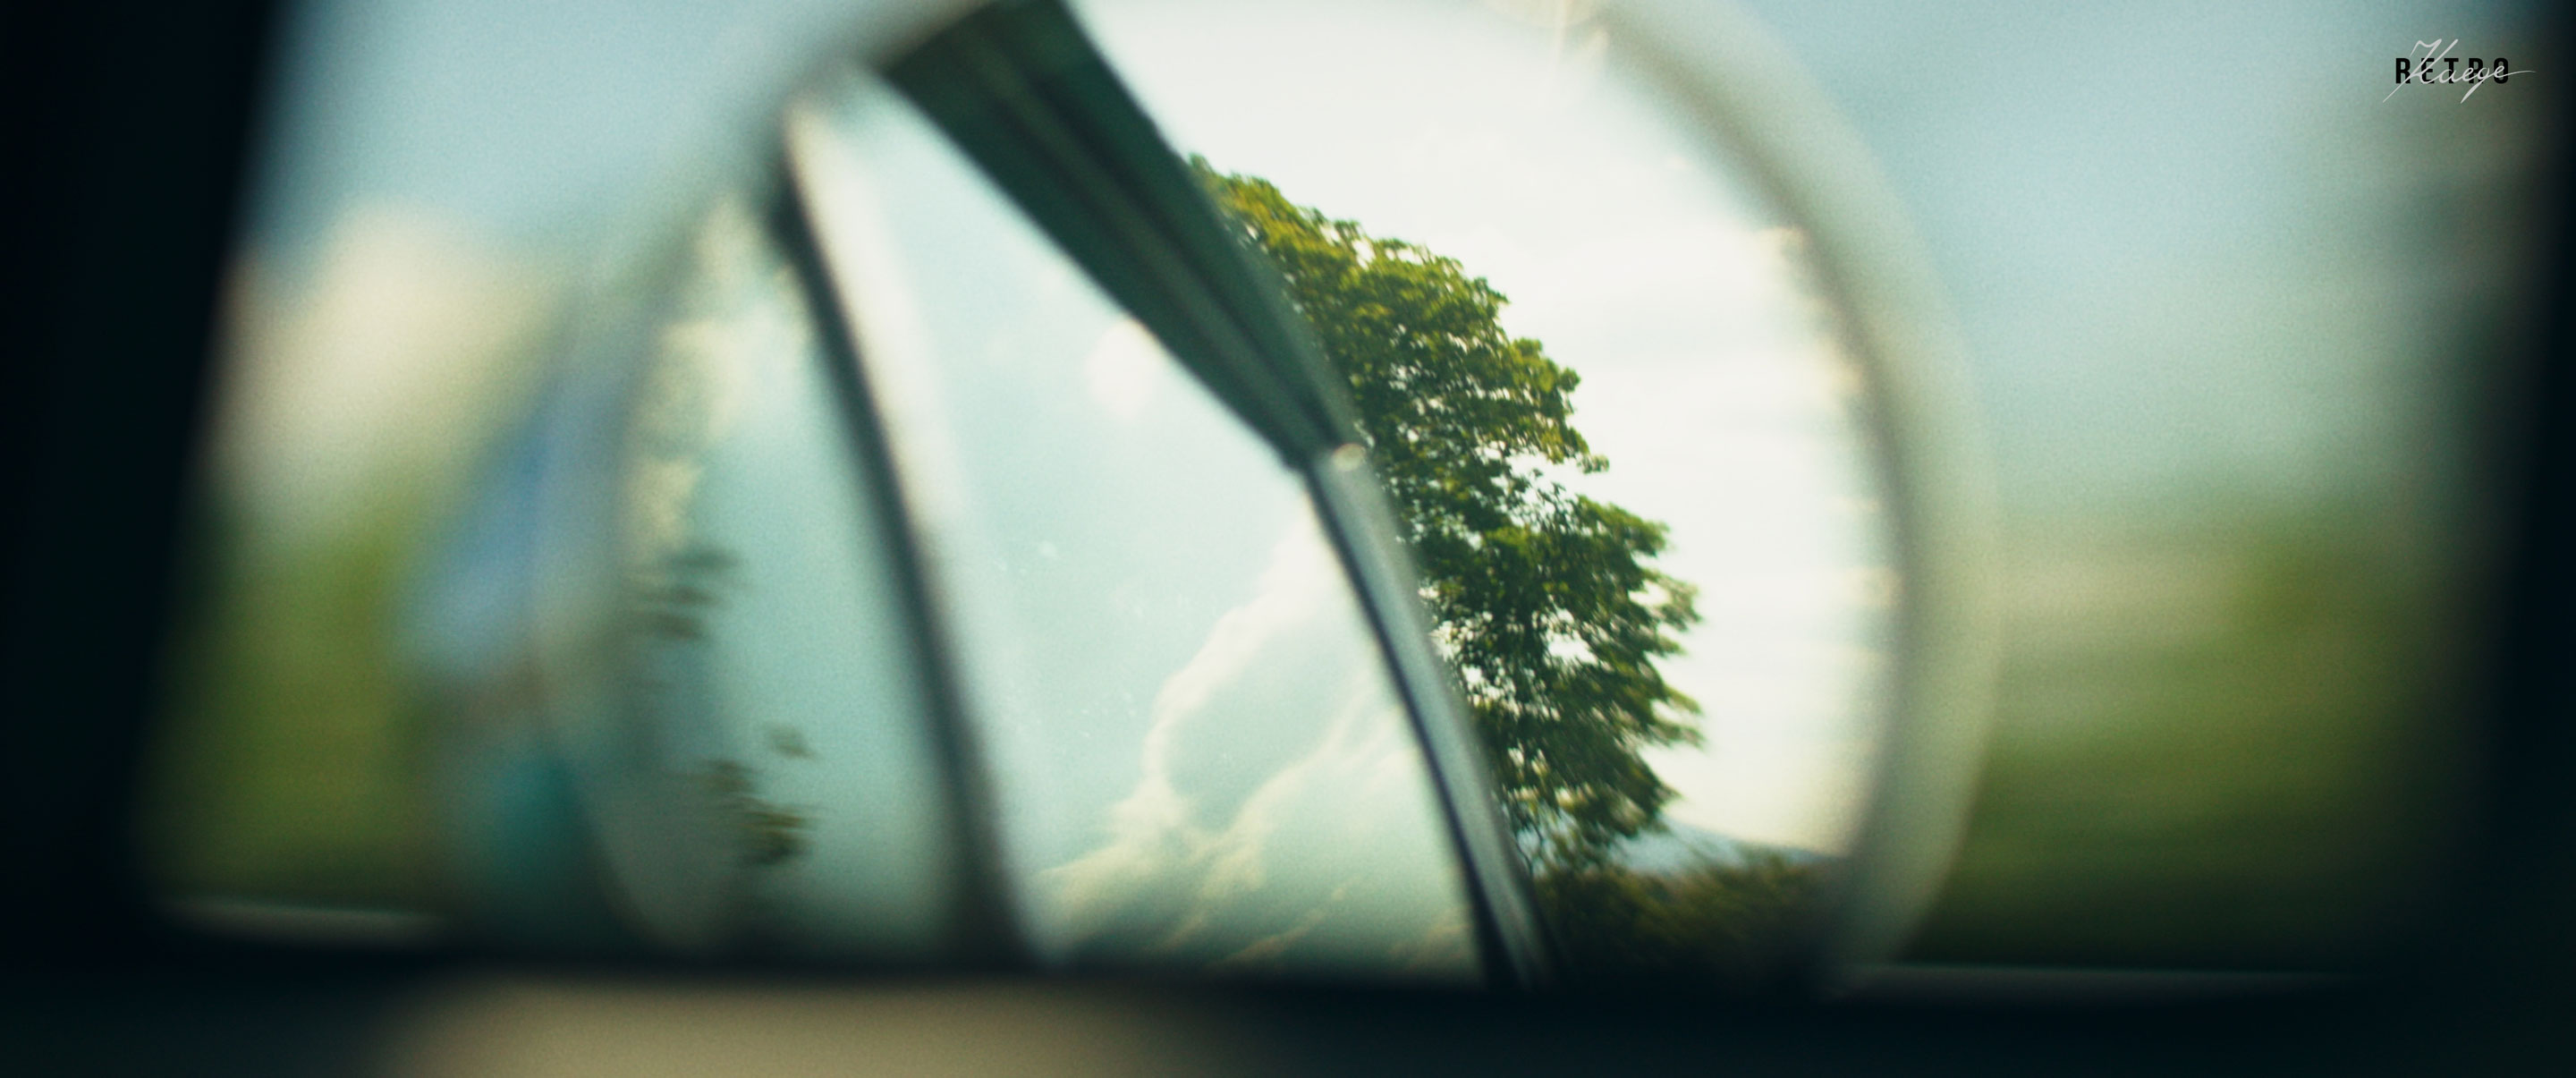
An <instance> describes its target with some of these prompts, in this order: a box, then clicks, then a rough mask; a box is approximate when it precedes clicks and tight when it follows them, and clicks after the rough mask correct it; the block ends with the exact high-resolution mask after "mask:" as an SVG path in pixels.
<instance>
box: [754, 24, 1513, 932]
mask: <svg viewBox="0 0 2576 1078" xmlns="http://www.w3.org/2000/svg"><path fill="white" fill-rule="evenodd" d="M787 129H788V147H789V150H788V159H789V161H790V165H789V168H790V171H791V172H792V173H793V175H794V177H795V181H796V184H797V190H798V195H799V197H802V198H804V199H805V200H806V202H807V204H808V205H809V206H810V207H811V212H812V214H813V218H814V221H815V232H816V238H817V240H818V242H819V244H820V247H821V253H822V258H823V261H824V263H825V264H827V265H828V266H830V267H831V273H832V274H833V276H834V278H835V279H836V280H837V281H838V282H839V284H840V285H841V289H840V293H839V294H840V295H842V296H844V297H845V298H846V299H847V301H848V303H849V310H850V313H851V319H852V323H853V326H854V335H855V338H856V341H857V344H858V351H859V359H860V366H861V368H862V369H863V370H864V372H865V374H866V377H867V379H868V382H869V385H870V387H871V391H872V393H873V395H874V397H875V400H876V403H877V405H878V409H877V415H878V418H879V419H881V421H882V422H883V424H884V428H885V437H886V440H887V443H888V445H889V447H890V451H891V454H892V457H893V463H894V466H895V472H896V475H897V476H898V478H899V480H900V481H901V483H902V485H903V487H904V489H905V492H906V495H907V500H908V504H909V508H910V509H911V512H912V518H911V519H912V523H913V525H914V527H915V529H916V533H917V536H918V539H919V542H920V545H921V551H922V555H923V562H924V564H923V570H924V573H925V575H926V576H927V577H928V579H929V582H930V585H931V587H932V589H933V590H934V591H935V593H936V594H937V595H938V596H939V597H940V599H941V606H940V618H939V620H940V622H941V628H942V629H943V630H945V632H946V634H947V635H946V641H947V645H948V646H947V651H948V654H949V655H950V661H951V662H952V663H953V664H954V671H955V674H956V676H957V679H958V682H959V689H960V694H961V696H962V697H963V700H962V705H963V710H964V712H965V717H966V720H967V724H968V726H969V728H970V732H971V735H972V739H973V741H974V742H975V743H976V744H977V745H978V746H980V748H981V756H980V759H981V761H982V764H983V767H984V770H985V773H986V774H987V775H988V776H989V778H990V784H991V789H992V803H991V809H992V812H993V821H992V822H993V826H994V830H995V832H996V836H995V837H996V838H997V839H998V844H999V850H1000V854H1001V862H1002V866H1003V870H1004V872H1003V874H1004V875H1005V876H1006V877H1007V883H1008V886H1009V889H1010V891H1011V893H1012V898H1013V899H1014V902H1015V905H1016V907H1017V909H1016V912H1017V913H1018V914H1019V919H1020V923H1021V926H1022V929H1023V931H1024V932H1025V934H1026V936H1027V938H1028V943H1029V944H1030V945H1031V948H1032V951H1033V952H1034V956H1035V957H1036V959H1037V960H1038V961H1039V962H1041V963H1042V964H1047V965H1080V966H1103V965H1107V966H1159V967H1165V968H1173V967H1177V968H1183V969H1193V970H1205V971H1209V972H1215V973H1219V974H1272V975H1277V974H1304V975H1318V974H1328V975H1333V976H1340V977H1350V976H1362V977H1368V978H1371V979H1381V978H1388V979H1417V978H1427V979H1432V980H1444V981H1453V982H1454V981H1463V982H1473V980H1474V979H1475V978H1476V976H1477V974H1478V963H1477V958H1476V955H1475V953H1474V951H1473V944H1472V942H1471V933H1470V927H1471V925H1470V912H1469V907H1468V904H1467V897H1466V893H1465V890H1464V881H1463V879H1462V878H1461V876H1460V874H1459V870H1458V865H1457V858H1456V855H1455V853H1454V852H1453V851H1452V850H1451V848H1450V847H1449V843H1448V836H1447V829H1446V825H1445V823H1444V822H1443V818H1442V815H1441V811H1440V808H1439V804H1438V801H1437V798H1436V796H1435V793H1434V790H1433V787H1432V784H1431V781H1430V776H1429V774H1428V772H1427V770H1426V768H1425V765H1424V763H1423V760H1422V754H1421V751H1420V749H1419V748H1418V746H1417V744H1416V743H1415V741H1414V739H1413V735H1412V731H1411V729H1410V727H1409V726H1408V724H1407V722H1406V718H1405V713H1404V709H1403V704H1402V702H1401V697H1399V696H1398V695H1397V693H1396V690H1395V686H1394V684H1393V683H1392V681H1391V679H1390V677H1389V675H1388V671H1387V669H1386V666H1385V664H1384V662H1383V660H1382V658H1381V657H1380V652H1379V649H1378V644H1377V641H1376V639H1375V637H1374V636H1373V634H1372V633H1371V631H1370V628H1369V624H1368V621H1367V619H1366V617H1365V615H1364V613H1363V610H1362V608H1361V606H1360V605H1359V602H1358V597H1357V596H1356V594H1355V593H1354V592H1353V591H1352V589H1351V585H1350V583H1349V580H1348V578H1347V577H1346V576H1345V575H1344V573H1343V572H1342V569H1341V567H1340V564H1339V562H1338V561H1337V559H1336V558H1335V556H1334V553H1333V549H1332V547H1331V544H1330V543H1329V542H1328V541H1327V539H1326V537H1325V534H1324V532H1323V530H1322V529H1321V527H1320V526H1319V522H1318V520H1317V518H1316V515H1315V512H1314V509H1313V507H1312V505H1311V504H1310V502H1309V501H1308V498H1307V496H1306V492H1305V490H1304V488H1303V486H1302V485H1301V484H1300V483H1299V481H1298V479H1297V477H1296V475H1295V474H1294V473H1292V472H1291V471H1289V470H1288V469H1287V468H1286V467H1285V466H1284V465H1283V464H1282V463H1281V461H1280V460H1279V458H1278V456H1277V454H1276V453H1274V452H1273V451H1271V449H1270V448H1269V447H1268V446H1267V445H1265V444H1264V443H1263V442H1262V441H1261V440H1260V439H1259V438H1258V437H1257V436H1256V435H1255V434H1254V433H1253V431H1252V430H1251V429H1250V428H1249V427H1248V426H1246V425H1245V424H1244V423H1243V422H1242V421H1241V420H1240V419H1238V418H1237V417H1236V416H1235V415H1234V414H1232V413H1231V412H1229V411H1228V410H1227V409H1226V408H1225V407H1224V405H1222V404H1221V403H1219V402H1218V401H1217V400H1216V399H1215V398H1214V397H1213V396H1212V395H1210V394H1209V393H1208V391H1207V390H1206V389H1205V388H1204V387H1202V386H1201V385H1200V384H1199V383H1198V382H1197V381H1196V380H1195V379H1194V378H1192V377H1191V375H1190V374H1189V373H1188V372H1187V371H1186V370H1184V369H1183V368H1182V367H1181V366H1180V365H1179V363H1178V362H1176V361H1175V360H1174V359H1173V358H1172V357H1171V356H1170V355H1169V354H1167V353H1166V352H1165V351H1164V350H1163V348H1162V346H1161V345H1159V344H1157V343H1156V341H1155V339H1154V338H1153V336H1151V335H1150V334H1148V333H1147V332H1145V331H1144V329H1142V328H1141V327H1140V326H1139V325H1138V324H1137V323H1136V322H1135V321H1134V320H1133V319H1131V318H1129V317H1127V316H1126V314H1125V313H1124V312H1122V311H1121V310H1120V309H1119V308H1118V307H1117V306H1116V305H1115V304H1114V303H1112V302H1111V300H1110V299H1109V298H1108V297H1107V296H1106V295H1104V294H1103V293H1102V292H1101V291H1100V290H1099V288H1098V287H1097V286H1096V285H1094V284H1093V283H1092V281H1091V280H1090V278H1089V277H1087V276H1086V275H1085V274H1084V273H1083V272H1082V270H1081V269H1080V268H1079V267H1077V266H1075V265H1074V264H1073V262H1072V261H1071V260H1070V259H1069V258H1067V257H1066V256H1065V255H1064V254H1063V253H1062V252H1061V251H1060V250H1059V249H1058V248H1057V247H1056V246H1055V245H1054V243H1052V242H1051V241H1049V240H1048V239H1047V237H1046V236H1045V235H1044V234H1042V233H1041V232H1039V231H1038V230H1037V228H1036V226H1035V225H1033V224H1032V223H1031V222H1030V221H1029V220H1028V219H1027V218H1026V217H1025V216H1024V215H1023V214H1022V213H1021V212H1020V211H1019V210H1018V209H1017V208H1016V207H1015V206H1013V205H1012V204H1011V203H1010V202H1009V201H1008V200H1007V199H1006V198H1005V197H1004V196H1003V195H1002V193H1001V192H1000V191H998V190H996V189H995V188H994V187H993V185H992V184H991V183H990V182H989V181H987V180H986V179H985V178H984V176H983V175H982V174H981V173H980V172H978V171H977V170H976V169H975V167H974V165H973V164H972V163H971V162H969V161H968V160H967V159H966V158H965V156H964V155H963V154H962V153H961V152H959V150H958V149H957V148H956V147H955V146H954V145H953V144H951V143H950V141H949V140H948V139H947V138H946V137H945V136H943V135H941V134H940V133H939V131H938V130H936V129H935V128H933V127H932V126H930V124H929V122H928V121H927V120H925V119H924V118H923V117H922V115H921V114H920V113H919V112H918V111H917V110H915V109H914V108H913V106H912V105H911V104H910V103H909V102H908V101H906V100H905V99H904V98H902V97H901V96H899V95H898V94H897V93H896V92H895V91H894V90H892V89H891V88H889V87H888V86H886V85H885V84H884V83H882V82H880V81H878V80H876V79H875V78H874V77H872V76H868V75H862V74H855V73H854V74H852V75H850V76H849V77H848V78H846V79H840V80H834V81H833V82H831V83H829V84H827V85H826V86H824V87H821V88H820V89H819V90H818V92H816V93H815V94H813V95H811V96H810V97H809V98H808V99H806V100H805V101H804V102H803V103H800V104H799V105H798V106H797V107H795V108H793V109H791V110H790V112H789V116H788V122H787ZM854 781H864V779H863V778H860V779H855V780H854ZM852 913H853V915H854V916H864V915H865V914H866V913H867V911H866V910H864V909H854V910H853V911H852Z"/></svg>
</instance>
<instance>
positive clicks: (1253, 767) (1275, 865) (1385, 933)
mask: <svg viewBox="0 0 2576 1078" xmlns="http://www.w3.org/2000/svg"><path fill="white" fill-rule="evenodd" d="M1347 595H1348V592H1347V590H1346V586H1345V585H1344V583H1343V582H1342V579H1341V577H1340V570H1339V568H1338V564H1337V563H1336V561H1335V560H1334V556H1333V554H1332V551H1331V550H1330V548H1329V547H1327V546H1326V545H1325V544H1324V542H1323V540H1322V537H1321V535H1320V534H1319V533H1317V532H1316V530H1315V529H1314V526H1313V524H1312V522H1311V521H1304V520H1301V521H1300V522H1299V525H1298V526H1297V527H1296V528H1295V529H1294V530H1292V531H1291V533H1290V534H1289V535H1287V536H1286V537H1284V538H1283V539H1282V540H1281V541H1280V542H1279V544H1278V545H1277V546H1276V547H1275V548H1274V549H1273V552H1272V558H1271V564H1270V566H1269V567H1268V568H1267V569H1266V570H1265V571H1264V572H1263V574H1262V577H1261V580H1260V583H1259V584H1258V586H1257V588H1256V591H1255V594H1254V595H1253V597H1252V598H1250V599H1249V600H1247V601H1246V602H1244V603H1243V604H1241V605H1239V606H1237V607H1235V608H1234V609H1233V610H1230V611H1228V612H1227V613H1226V614H1225V615H1224V616H1222V617H1220V618H1219V619H1218V620H1217V623H1216V625H1215V627H1214V628H1213V629H1212V630H1211V631H1210V633H1209V634H1208V637H1207V640H1206V642H1205V643H1204V644H1202V645H1201V647H1200V649H1199V651H1198V652H1197V654H1195V655H1193V656H1192V657H1191V659H1190V660H1189V661H1188V662H1187V663H1185V664H1183V665H1182V667H1181V668H1180V669H1179V670H1177V671H1175V672H1174V673H1173V674H1172V675H1171V676H1170V677H1168V678H1166V679H1165V680H1164V682H1163V685H1162V687H1161V689H1160V690H1159V691H1158V692H1157V694H1156V695H1155V699H1154V703H1153V707H1152V726H1151V728H1150V730H1149V732H1148V733H1147V734H1146V736H1145V738H1144V741H1143V745H1142V753H1143V774H1142V777H1141V778H1140V779H1139V781H1138V783H1137V785H1136V787H1135V788H1134V790H1133V791H1132V792H1130V793H1129V794H1128V796H1127V797H1125V798H1124V799H1122V800H1120V801H1119V802H1118V803H1117V804H1116V805H1115V806H1113V807H1112V808H1111V809H1110V811H1109V813H1108V818H1107V820H1106V825H1107V828H1106V829H1107V832H1108V834H1107V841H1106V842H1104V843H1103V844H1102V845H1100V846H1099V847H1097V848H1094V849H1093V850H1091V851H1090V852H1088V853H1085V854H1083V855H1081V856H1079V857H1076V858H1074V859H1073V860H1071V861H1069V862H1066V863H1065V864H1062V865H1059V866H1057V867H1056V868H1053V869H1050V870H1048V871H1047V872H1046V873H1044V875H1043V885H1044V886H1045V887H1046V888H1048V889H1049V890H1050V892H1051V893H1050V894H1048V895H1046V896H1044V897H1045V898H1046V901H1047V905H1048V906H1049V907H1050V908H1051V909H1052V910H1054V911H1055V916H1056V917H1057V918H1060V919H1061V924H1060V926H1059V929H1058V930H1059V931H1061V932H1062V933H1063V934H1064V935H1065V936H1066V937H1067V938H1068V942H1069V944H1070V946H1071V947H1072V948H1073V949H1074V950H1075V951H1077V952H1087V953H1091V954H1092V955H1093V956H1094V957H1106V958H1112V959H1114V958H1116V957H1119V956H1120V955H1122V954H1123V955H1128V956H1131V957H1132V956H1134V954H1135V953H1136V952H1150V953H1155V954H1159V955H1162V956H1165V957H1167V958H1168V957H1173V956H1180V957H1195V958H1197V959H1199V960H1202V961H1206V962H1209V963H1212V964H1216V965H1227V964H1231V965H1234V966H1244V965H1252V964H1278V963H1288V964H1309V965H1316V966H1322V967H1325V968H1343V969H1349V968H1371V967H1375V968H1381V969H1387V970H1394V971H1402V970H1404V969H1406V968H1407V967H1412V971H1413V972H1417V973H1425V974H1437V975H1443V976H1458V975H1463V974H1465V973H1467V972H1470V971H1471V969H1472V962H1473V958H1472V955H1471V954H1470V952H1468V951H1467V950H1465V949H1463V948H1451V947H1449V946H1448V945H1447V943H1446V942H1444V941H1448V940H1451V939H1452V937H1457V938H1460V939H1463V937H1460V936H1459V934H1458V932H1457V931H1456V929H1455V925H1456V924H1458V923H1462V922H1459V921H1458V917H1459V909H1460V905H1461V902H1462V900H1463V895H1461V894H1460V893H1459V892H1458V891H1457V887H1456V884H1457V881H1456V879H1455V878H1454V877H1451V876H1448V875H1446V874H1443V873H1440V872H1437V871H1427V870H1426V869H1428V868H1429V867H1430V866H1436V865H1440V864H1443V863H1448V862H1451V861H1452V858H1453V855H1452V854H1451V853H1449V852H1448V851H1447V849H1446V839H1445V832H1444V830H1443V829H1442V827H1441V825H1440V823H1439V820H1438V817H1437V816H1436V807H1435V805H1434V803H1433V801H1432V794H1431V791H1430V788H1429V784H1428V778H1427V774H1426V772H1425V771H1424V767H1423V763H1422V760H1421V757H1420V753H1419V750H1418V748H1417V747H1416V746H1415V745H1414V743H1413V739H1412V734H1411V731H1410V728H1409V727H1408V725H1407V724H1406V723H1405V721H1404V717H1403V712H1402V709H1401V707H1400V705H1399V704H1398V703H1397V701H1396V699H1395V697H1394V696H1393V695H1392V692H1391V686H1389V685H1387V684H1386V683H1385V681H1384V679H1383V675H1382V674H1381V673H1380V670H1381V667H1380V666H1379V664H1378V662H1377V660H1376V657H1375V654H1374V644H1373V643H1372V642H1371V640H1370V639H1369V637H1368V636H1367V632H1366V629H1365V627H1364V626H1363V625H1362V624H1360V623H1359V621H1358V614H1357V610H1356V609H1355V608H1354V607H1353V606H1351V605H1350V603H1349V602H1348V601H1347V599H1346V596H1347Z"/></svg>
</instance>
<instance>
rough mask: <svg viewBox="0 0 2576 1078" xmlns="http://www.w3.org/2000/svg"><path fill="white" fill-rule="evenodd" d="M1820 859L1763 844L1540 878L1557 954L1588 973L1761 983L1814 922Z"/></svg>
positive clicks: (1783, 966) (1609, 977)
mask: <svg viewBox="0 0 2576 1078" xmlns="http://www.w3.org/2000/svg"><path fill="white" fill-rule="evenodd" d="M1823 871H1824V870H1823V869H1822V867H1820V866H1818V865H1815V864H1799V863H1796V862H1793V861H1791V860H1789V859H1788V858H1787V857H1784V856H1781V855H1780V854H1777V853H1770V852H1760V853H1755V854H1753V855H1751V856H1750V857H1748V858H1747V859H1746V860H1745V861H1744V862H1743V863H1741V864H1725V863H1719V862H1714V861H1709V862H1702V863H1700V864H1697V865H1692V866H1689V867H1686V868H1683V869H1680V870H1678V871H1675V872H1670V873H1646V872H1638V871H1635V870H1633V869H1628V868H1624V867H1621V866H1618V865H1612V864H1597V865H1589V866H1585V867H1581V868H1568V869H1562V870H1559V871H1556V872H1551V873H1547V874H1544V875H1542V876H1540V877H1539V878H1538V881H1537V884H1538V897H1539V907H1540V909H1542V910H1543V911H1545V914H1546V917H1547V919H1548V927H1549V929H1550V930H1551V932H1550V934H1551V936H1553V938H1554V939H1555V941H1556V945H1557V949H1558V956H1559V958H1560V960H1562V961H1563V962H1564V964H1565V965H1566V967H1567V968H1568V969H1569V970H1570V971H1572V972H1573V973H1574V974H1575V975H1576V976H1578V977H1581V978H1584V979H1586V980H1591V981H1626V982H1631V983H1634V982H1640V981H1644V982H1663V983H1673V984H1698V985H1704V986H1717V987H1726V988H1738V989H1744V988H1757V987H1761V986H1764V985H1765V984H1767V983H1768V982H1771V981H1773V980H1775V979H1776V978H1778V977H1780V976H1782V975H1784V974H1786V973H1787V972H1788V971H1789V963H1790V961H1791V960H1792V959H1793V958H1794V957H1795V947H1796V945H1797V944H1798V943H1799V942H1800V941H1801V940H1802V939H1804V938H1805V937H1806V936H1807V935H1808V933H1809V932H1810V931H1811V929H1812V928H1813V925H1812V924H1811V923H1810V922H1811V919H1812V918H1813V916H1814V912H1815V910H1816V908H1817V906H1816V902H1815V900H1816V898H1818V897H1819V888H1820V887H1821V885H1822V883H1823V880H1822V874H1823Z"/></svg>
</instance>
